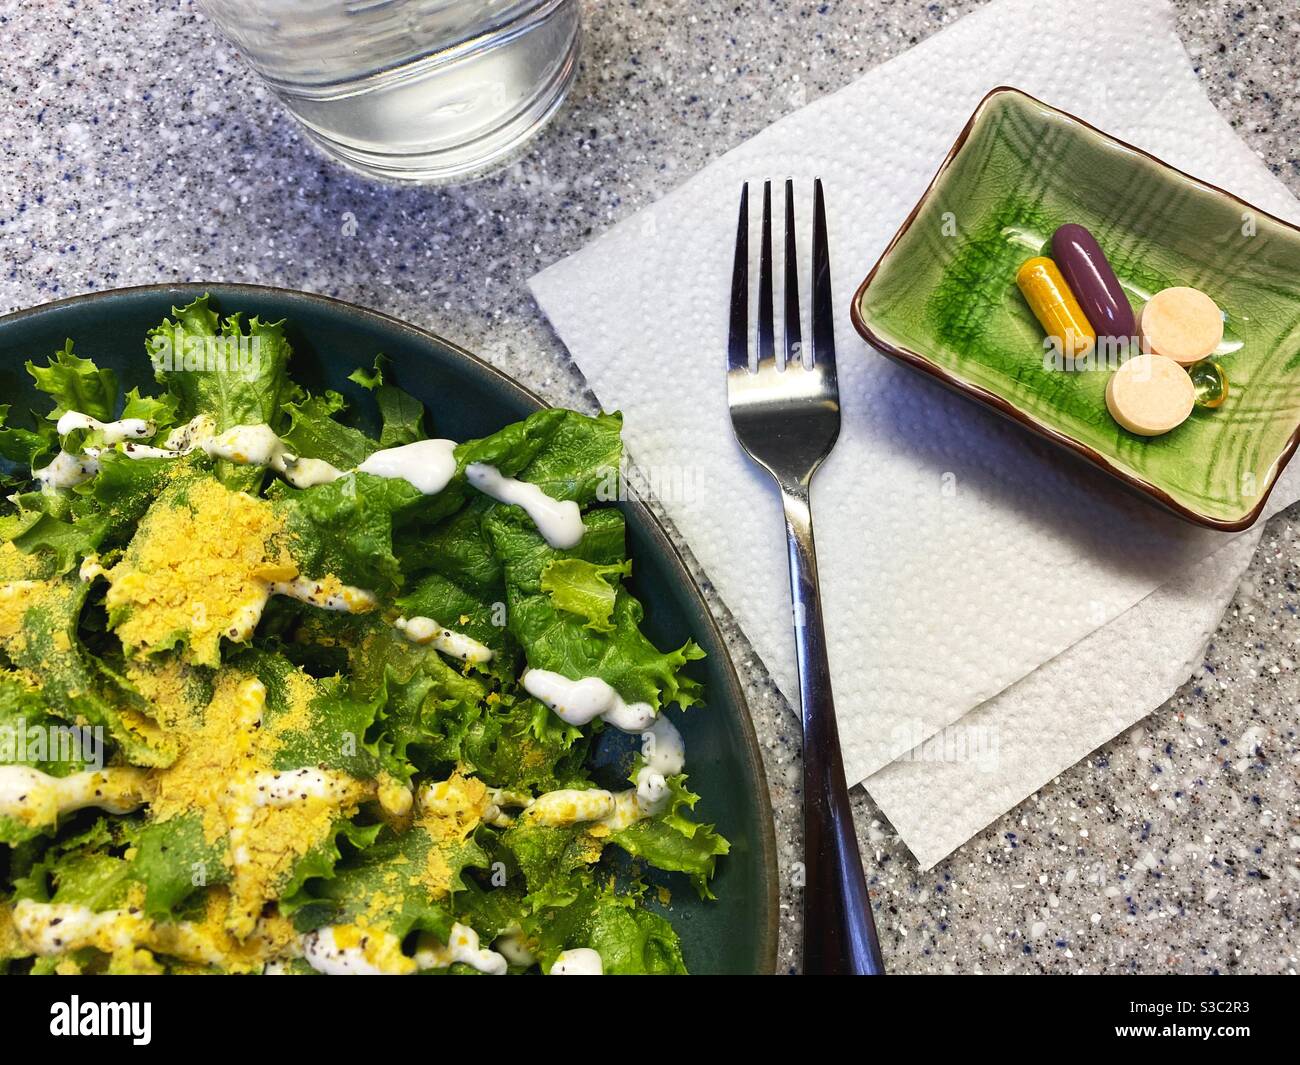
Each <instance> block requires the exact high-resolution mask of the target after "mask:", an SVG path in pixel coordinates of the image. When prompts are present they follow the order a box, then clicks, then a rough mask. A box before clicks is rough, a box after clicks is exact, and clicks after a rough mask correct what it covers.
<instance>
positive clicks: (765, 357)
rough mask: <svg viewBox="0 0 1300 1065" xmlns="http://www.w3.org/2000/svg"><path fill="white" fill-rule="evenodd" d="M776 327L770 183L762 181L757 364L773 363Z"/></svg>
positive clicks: (760, 365) (761, 365)
mask: <svg viewBox="0 0 1300 1065" xmlns="http://www.w3.org/2000/svg"><path fill="white" fill-rule="evenodd" d="M775 362H776V329H775V326H774V323H773V318H772V183H771V182H770V181H764V182H763V243H762V246H761V247H760V248H759V249H758V365H759V369H762V368H763V367H764V366H772V365H775Z"/></svg>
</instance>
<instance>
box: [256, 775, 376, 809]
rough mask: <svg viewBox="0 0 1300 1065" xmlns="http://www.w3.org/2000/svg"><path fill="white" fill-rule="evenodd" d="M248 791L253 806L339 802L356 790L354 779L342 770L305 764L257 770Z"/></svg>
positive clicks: (350, 796) (344, 800)
mask: <svg viewBox="0 0 1300 1065" xmlns="http://www.w3.org/2000/svg"><path fill="white" fill-rule="evenodd" d="M250 791H251V793H252V795H253V805H255V806H292V805H294V804H295V803H300V802H306V801H307V800H308V799H321V800H323V801H325V802H328V803H334V804H342V803H346V802H347V801H348V800H349V799H350V798H352V797H353V796H354V795H355V794H356V791H357V782H356V780H355V779H354V778H353V777H351V776H349V775H348V774H346V773H337V772H331V771H330V770H327V769H317V768H315V767H314V766H308V767H304V768H303V769H286V770H281V771H279V772H273V771H267V772H262V773H258V774H257V775H256V776H254V777H253V780H252V787H251V789H250Z"/></svg>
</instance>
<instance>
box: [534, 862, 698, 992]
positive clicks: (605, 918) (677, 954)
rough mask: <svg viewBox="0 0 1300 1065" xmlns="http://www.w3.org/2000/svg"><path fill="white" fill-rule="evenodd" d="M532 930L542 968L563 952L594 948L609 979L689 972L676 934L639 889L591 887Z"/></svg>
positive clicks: (545, 916)
mask: <svg viewBox="0 0 1300 1065" xmlns="http://www.w3.org/2000/svg"><path fill="white" fill-rule="evenodd" d="M529 928H530V929H534V930H535V936H536V939H537V942H538V946H537V951H536V953H537V956H538V957H539V958H540V959H541V961H542V968H543V970H549V969H550V967H551V965H553V964H554V963H555V959H556V957H557V955H558V954H559V953H560V952H561V951H562V950H568V949H571V948H574V947H589V948H591V949H592V950H594V951H596V952H597V953H598V954H600V960H601V964H602V967H603V969H604V972H605V974H606V975H607V976H669V975H683V974H685V973H686V964H685V962H684V961H683V960H682V951H681V944H680V943H679V941H678V939H677V933H676V932H675V931H673V927H672V925H671V924H669V923H668V921H667V920H666V919H665V918H664V917H662V916H660V915H659V914H657V913H654V912H652V911H651V910H649V909H646V908H645V904H644V900H643V897H642V892H641V891H640V890H638V889H637V888H635V887H629V886H626V885H624V886H620V887H615V886H613V885H603V886H596V885H594V884H593V885H587V886H586V887H584V888H583V890H582V891H580V892H579V893H578V895H577V897H576V898H575V899H574V900H573V901H572V902H570V903H569V904H568V905H566V906H563V907H560V908H556V909H550V910H546V911H543V912H542V913H540V914H539V915H537V917H536V918H534V919H533V920H531V921H530V922H529Z"/></svg>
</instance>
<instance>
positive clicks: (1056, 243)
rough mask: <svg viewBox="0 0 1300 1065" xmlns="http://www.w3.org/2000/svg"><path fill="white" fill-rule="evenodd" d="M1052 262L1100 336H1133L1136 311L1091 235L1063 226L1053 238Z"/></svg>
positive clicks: (1081, 229)
mask: <svg viewBox="0 0 1300 1065" xmlns="http://www.w3.org/2000/svg"><path fill="white" fill-rule="evenodd" d="M1052 259H1053V261H1054V262H1055V263H1056V265H1057V266H1058V267H1060V270H1061V276H1062V277H1064V278H1065V283H1066V284H1067V285H1069V286H1070V291H1071V292H1073V293H1074V298H1075V299H1077V300H1078V301H1079V306H1080V307H1082V308H1083V313H1084V316H1085V317H1086V318H1087V319H1088V323H1089V324H1090V325H1091V326H1092V329H1093V332H1095V333H1096V334H1097V336H1099V337H1116V338H1119V337H1131V336H1133V334H1134V328H1135V325H1136V323H1135V322H1134V319H1133V308H1132V307H1131V306H1129V302H1128V297H1127V296H1126V295H1124V289H1123V288H1122V287H1121V286H1120V283H1119V278H1117V277H1116V276H1115V271H1114V270H1112V269H1111V265H1110V262H1109V261H1108V260H1107V259H1106V255H1105V253H1104V252H1103V251H1102V250H1101V245H1100V244H1098V243H1097V240H1096V238H1095V237H1093V235H1092V234H1091V233H1089V232H1088V231H1087V230H1086V229H1084V228H1083V226H1080V225H1075V224H1074V223H1070V224H1069V225H1064V226H1061V228H1060V229H1058V230H1057V231H1056V232H1055V233H1053V234H1052Z"/></svg>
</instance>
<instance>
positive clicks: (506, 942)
mask: <svg viewBox="0 0 1300 1065" xmlns="http://www.w3.org/2000/svg"><path fill="white" fill-rule="evenodd" d="M492 946H493V947H495V948H496V951H497V953H498V954H500V955H501V956H502V957H503V958H505V960H506V961H508V962H509V963H510V964H511V965H521V966H528V965H533V964H536V962H537V955H536V954H534V953H533V952H532V951H531V950H529V949H528V941H527V939H525V938H524V933H523V930H522V929H521V928H520V927H519V926H518V925H515V926H514V927H513V928H511V929H510V931H508V932H504V933H502V934H501V935H499V936H497V938H496V941H495V942H494V943H493V944H492Z"/></svg>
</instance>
